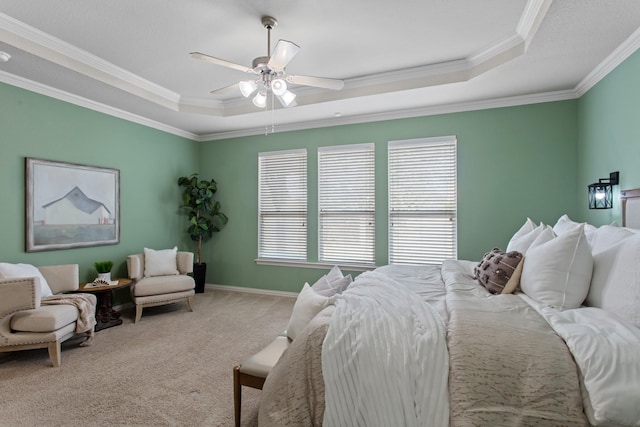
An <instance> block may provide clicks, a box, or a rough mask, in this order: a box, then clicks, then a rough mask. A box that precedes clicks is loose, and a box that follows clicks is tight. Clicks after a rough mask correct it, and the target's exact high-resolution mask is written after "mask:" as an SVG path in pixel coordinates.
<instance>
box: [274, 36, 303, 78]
mask: <svg viewBox="0 0 640 427" xmlns="http://www.w3.org/2000/svg"><path fill="white" fill-rule="evenodd" d="M299 50H300V46H298V45H297V44H295V43H293V42H290V41H287V40H278V43H276V47H275V48H274V49H273V52H272V53H271V58H269V63H268V64H267V66H268V67H269V68H271V69H272V70H276V71H282V70H284V67H286V66H287V64H288V63H289V61H291V60H292V59H293V57H294V56H296V54H297V53H298V51H299Z"/></svg>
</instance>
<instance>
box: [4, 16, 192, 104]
mask: <svg viewBox="0 0 640 427" xmlns="http://www.w3.org/2000/svg"><path fill="white" fill-rule="evenodd" d="M0 36H1V37H0V40H2V41H3V42H5V43H8V44H10V45H12V46H14V47H17V48H18V49H21V50H24V51H25V52H28V53H31V54H32V55H36V56H38V57H40V58H44V59H46V60H48V61H50V62H53V63H54V64H57V65H60V66H62V67H65V68H68V69H70V70H73V71H76V72H78V73H80V74H82V75H84V76H87V77H90V78H92V79H95V80H98V81H100V82H102V83H105V84H108V85H110V86H113V87H117V88H118V89H122V90H124V91H126V92H128V93H131V94H133V95H136V96H138V97H141V98H143V99H147V100H148V101H151V102H155V103H157V104H160V105H163V106H165V107H167V108H170V109H173V110H177V106H178V102H179V100H180V95H179V94H177V93H175V92H173V91H171V90H169V89H167V88H164V87H162V86H160V85H158V84H155V83H153V82H151V81H149V80H146V79H144V78H142V77H140V76H138V75H136V74H133V73H131V72H129V71H127V70H125V69H123V68H120V67H118V66H116V65H114V64H112V63H110V62H108V61H105V60H104V59H102V58H100V57H97V56H95V55H93V54H91V53H89V52H87V51H85V50H82V49H80V48H78V47H76V46H73V45H71V44H69V43H67V42H65V41H63V40H60V39H58V38H56V37H53V36H51V35H50V34H47V33H45V32H43V31H40V30H38V29H37V28H34V27H32V26H30V25H27V24H25V23H24V22H21V21H18V20H17V19H14V18H12V17H10V16H8V15H6V14H4V13H0Z"/></svg>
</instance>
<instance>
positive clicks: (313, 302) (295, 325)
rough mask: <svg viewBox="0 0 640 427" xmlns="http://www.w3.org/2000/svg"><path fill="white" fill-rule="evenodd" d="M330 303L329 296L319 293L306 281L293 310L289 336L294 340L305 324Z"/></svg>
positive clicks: (288, 327)
mask: <svg viewBox="0 0 640 427" xmlns="http://www.w3.org/2000/svg"><path fill="white" fill-rule="evenodd" d="M328 303H329V298H328V297H325V296H322V295H319V294H318V293H317V292H316V291H314V290H313V289H312V288H311V286H309V284H308V283H305V284H304V286H303V287H302V290H301V291H300V293H299V294H298V298H297V299H296V302H295V304H294V305H293V311H292V313H291V317H290V318H289V324H288V325H287V336H288V337H289V339H290V340H294V339H295V338H296V336H297V335H298V334H299V333H300V331H302V330H303V329H304V327H305V326H307V324H308V323H309V322H310V321H311V319H313V318H314V317H315V315H316V314H318V313H320V312H321V311H322V309H323V308H325V307H326V306H327V304H328Z"/></svg>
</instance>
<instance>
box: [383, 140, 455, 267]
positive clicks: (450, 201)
mask: <svg viewBox="0 0 640 427" xmlns="http://www.w3.org/2000/svg"><path fill="white" fill-rule="evenodd" d="M388 149H389V157H388V161H389V169H388V173H389V263H390V264H441V263H442V261H443V260H445V259H448V258H456V254H457V247H456V246H457V237H456V229H457V227H456V210H457V188H456V187H457V177H456V175H457V173H456V138H455V137H454V136H450V137H439V138H424V139H412V140H405V141H391V142H389V146H388Z"/></svg>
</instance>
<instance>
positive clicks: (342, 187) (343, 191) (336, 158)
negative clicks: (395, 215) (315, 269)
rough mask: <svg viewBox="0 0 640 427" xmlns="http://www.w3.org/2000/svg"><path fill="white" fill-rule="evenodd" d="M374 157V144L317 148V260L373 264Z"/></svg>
mask: <svg viewBox="0 0 640 427" xmlns="http://www.w3.org/2000/svg"><path fill="white" fill-rule="evenodd" d="M374 156H375V152H374V145H373V144H355V145H342V146H332V147H321V148H318V212H319V224H318V229H319V236H318V237H319V238H318V244H319V248H318V249H319V250H318V258H319V260H320V261H323V262H335V263H338V262H342V263H347V262H350V263H356V264H373V263H374V261H375V259H374V257H375V254H374V249H375V244H374V242H375V180H374V178H375V173H374V168H375V165H374Z"/></svg>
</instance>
